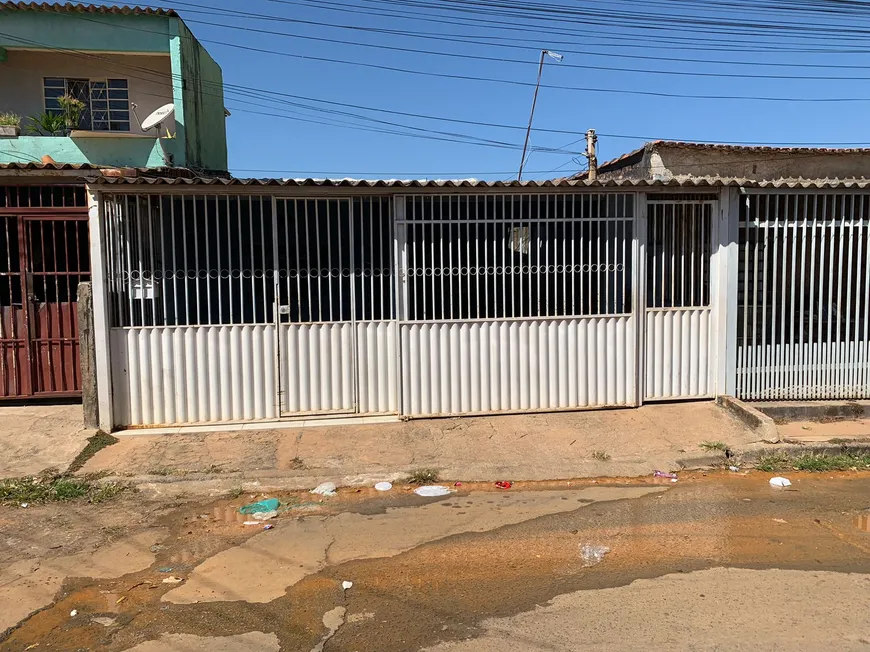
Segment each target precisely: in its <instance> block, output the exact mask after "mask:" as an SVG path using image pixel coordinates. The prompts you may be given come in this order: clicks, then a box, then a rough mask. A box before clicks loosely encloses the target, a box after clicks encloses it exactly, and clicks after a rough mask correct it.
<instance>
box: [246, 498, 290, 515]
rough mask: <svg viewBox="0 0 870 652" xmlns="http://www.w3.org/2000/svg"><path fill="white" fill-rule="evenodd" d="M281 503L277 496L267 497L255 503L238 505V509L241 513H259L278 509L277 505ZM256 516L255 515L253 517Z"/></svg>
mask: <svg viewBox="0 0 870 652" xmlns="http://www.w3.org/2000/svg"><path fill="white" fill-rule="evenodd" d="M280 504H281V503H280V502H279V500H278V499H277V498H267V499H266V500H261V501H260V502H257V503H250V504H249V505H245V506H244V507H240V508H239V511H240V512H241V513H242V514H251V515H254V514H261V513H263V512H274V511H276V510H277V509H278V505H280ZM254 518H256V517H254Z"/></svg>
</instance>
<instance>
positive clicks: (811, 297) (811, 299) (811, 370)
mask: <svg viewBox="0 0 870 652" xmlns="http://www.w3.org/2000/svg"><path fill="white" fill-rule="evenodd" d="M818 209H819V197H818V195H813V207H812V210H813V225H812V232H811V233H810V288H809V289H810V291H809V294H808V295H807V303H808V305H809V321H808V322H807V348H808V352H807V357H806V363H807V384H806V390H805V393H804V396H803V398H807V397H808V396H813V395H814V394H815V392H816V387H817V385H818V376H817V373H818V358H817V356H816V351H817V350H818V348H817V343H818V340H819V338H818V336H817V333H818V329H814V328H813V318H814V316H815V314H814V310H815V306H816V294H815V291H816V253H817V249H818V247H817V239H818V238H817V229H816V227H817V225H818V219H819V210H818ZM814 331H815V333H816V335H815V336H814Z"/></svg>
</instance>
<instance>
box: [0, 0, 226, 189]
mask: <svg viewBox="0 0 870 652" xmlns="http://www.w3.org/2000/svg"><path fill="white" fill-rule="evenodd" d="M0 25H2V27H0V73H2V74H0V113H7V112H8V113H14V114H16V115H18V116H20V117H21V118H22V123H21V134H20V135H18V136H7V137H0V163H23V164H27V163H41V162H43V157H45V156H48V157H50V158H51V160H53V161H56V162H58V163H63V164H72V165H76V164H85V165H92V166H99V167H107V168H108V167H181V168H185V167H187V168H193V169H197V170H200V171H205V172H225V171H226V169H227V148H226V125H225V117H226V116H225V111H224V98H223V79H222V74H221V70H220V67H219V66H218V65H217V64H216V63H215V61H214V60H213V59H212V58H211V57H210V56H209V54H208V53H207V52H206V51H205V49H204V48H203V47H202V46H201V45H200V44H199V42H198V41H197V40H196V38H195V37H194V36H193V34H192V33H191V32H190V31H189V30H188V29H187V27H186V26H185V24H184V22H183V21H182V20H181V19H180V18H179V17H178V15H177V14H176V13H175V12H174V11H169V10H162V9H141V8H128V7H114V6H94V5H44V4H37V3H26V2H0ZM64 95H68V96H71V97H74V98H75V99H77V100H79V101H81V102H82V103H83V104H84V109H83V110H82V112H81V115H80V116H78V120H77V121H76V124H74V125H71V128H70V129H68V130H66V131H65V132H64V133H59V132H56V133H51V132H49V131H48V130H47V129H45V127H44V125H40V124H39V120H38V118H39V117H40V116H42V115H43V114H46V113H48V114H52V113H54V114H58V113H60V112H61V106H60V104H59V103H58V98H60V97H62V96H64ZM167 104H172V105H173V107H174V112H173V114H172V115H170V116H169V117H167V118H166V119H165V121H163V123H162V128H161V130H160V132H159V133H158V132H157V131H156V130H155V129H151V130H148V131H143V130H142V129H141V128H140V123H139V120H144V119H145V118H146V117H147V116H148V115H149V114H151V113H152V112H153V111H155V110H156V109H158V108H160V107H162V106H165V105H167ZM134 105H135V107H136V108H135V109H134V108H133V107H134ZM136 114H138V119H137V117H136Z"/></svg>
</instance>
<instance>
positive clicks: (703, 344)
mask: <svg viewBox="0 0 870 652" xmlns="http://www.w3.org/2000/svg"><path fill="white" fill-rule="evenodd" d="M714 206H715V202H714V201H712V200H685V201H684V200H679V199H677V200H656V201H649V202H648V203H647V252H646V273H647V296H646V306H647V307H646V336H645V341H646V354H645V357H644V359H645V362H646V364H645V367H646V377H645V389H644V398H645V399H646V400H659V399H671V398H674V399H676V398H701V397H707V396H712V395H713V394H714V393H715V390H714V386H713V381H712V375H713V371H714V370H713V368H712V363H711V350H712V344H713V337H712V332H711V314H712V310H711V306H712V300H713V292H712V287H711V282H710V278H711V265H712V249H713V246H712V245H713V240H714V236H713V207H714Z"/></svg>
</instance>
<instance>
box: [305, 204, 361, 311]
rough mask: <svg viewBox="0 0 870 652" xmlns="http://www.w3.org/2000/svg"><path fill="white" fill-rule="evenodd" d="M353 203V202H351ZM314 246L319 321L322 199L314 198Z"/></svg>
mask: <svg viewBox="0 0 870 652" xmlns="http://www.w3.org/2000/svg"><path fill="white" fill-rule="evenodd" d="M351 203H352V202H351ZM325 204H326V210H327V216H328V213H329V200H326V202H325ZM314 246H315V247H316V249H317V321H323V271H322V270H323V261H322V260H321V249H320V201H319V200H314ZM362 277H363V270H362V268H360V280H361V282H360V286H362V284H363V283H364V281H362Z"/></svg>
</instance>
